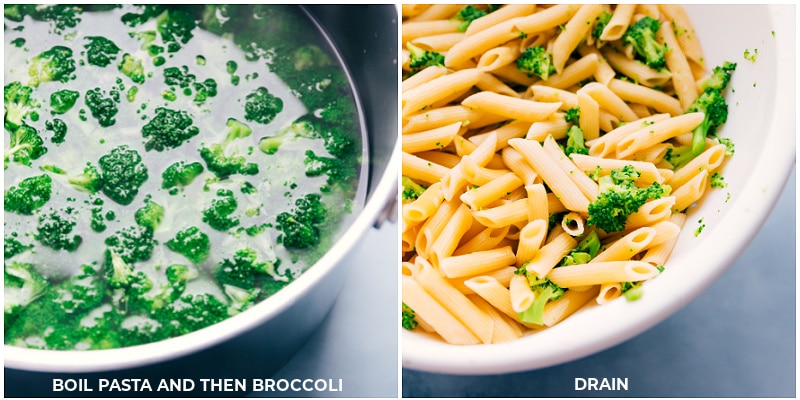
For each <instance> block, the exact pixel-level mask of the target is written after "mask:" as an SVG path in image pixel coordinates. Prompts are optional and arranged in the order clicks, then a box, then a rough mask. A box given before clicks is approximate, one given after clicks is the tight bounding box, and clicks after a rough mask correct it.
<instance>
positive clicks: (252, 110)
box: [244, 86, 283, 124]
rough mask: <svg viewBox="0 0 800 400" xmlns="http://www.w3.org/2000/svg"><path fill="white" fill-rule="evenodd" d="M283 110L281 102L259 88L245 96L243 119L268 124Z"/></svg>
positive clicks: (265, 90)
mask: <svg viewBox="0 0 800 400" xmlns="http://www.w3.org/2000/svg"><path fill="white" fill-rule="evenodd" d="M282 110H283V100H281V99H280V98H278V97H275V96H274V95H273V94H272V93H270V92H269V90H267V88H265V87H263V86H261V87H259V88H258V89H256V90H254V91H252V92H251V93H250V94H248V95H247V96H245V104H244V119H246V120H248V121H253V122H258V123H259V124H268V123H270V122H272V120H273V119H275V116H276V115H278V113H280V112H281V111H282Z"/></svg>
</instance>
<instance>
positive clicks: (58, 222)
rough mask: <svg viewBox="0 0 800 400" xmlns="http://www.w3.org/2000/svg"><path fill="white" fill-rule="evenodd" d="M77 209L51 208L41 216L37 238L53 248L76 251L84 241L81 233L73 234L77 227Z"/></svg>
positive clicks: (37, 228)
mask: <svg viewBox="0 0 800 400" xmlns="http://www.w3.org/2000/svg"><path fill="white" fill-rule="evenodd" d="M75 224H76V218H75V209H74V208H72V207H67V208H65V209H63V210H53V209H51V210H50V212H49V213H46V214H42V215H40V216H39V225H38V226H37V227H36V231H37V234H36V235H35V237H36V239H37V240H39V242H41V243H42V244H43V245H45V246H47V247H50V248H52V249H53V250H66V251H70V252H72V251H75V250H77V249H78V246H80V245H81V242H83V238H81V237H80V236H79V235H71V233H72V230H73V229H74V228H75Z"/></svg>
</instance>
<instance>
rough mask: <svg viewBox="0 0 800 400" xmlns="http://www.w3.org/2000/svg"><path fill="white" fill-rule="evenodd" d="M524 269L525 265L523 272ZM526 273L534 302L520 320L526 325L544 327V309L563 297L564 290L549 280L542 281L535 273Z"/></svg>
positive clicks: (522, 313) (520, 314)
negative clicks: (549, 303)
mask: <svg viewBox="0 0 800 400" xmlns="http://www.w3.org/2000/svg"><path fill="white" fill-rule="evenodd" d="M524 267H525V265H524V264H523V266H522V268H521V270H525V269H524ZM525 273H526V275H527V277H528V283H529V284H530V286H531V290H533V294H534V300H533V303H532V304H531V305H530V307H528V309H527V310H525V311H523V312H521V313H519V314H518V315H519V319H520V321H522V322H525V323H529V324H536V325H543V324H544V321H543V320H542V317H543V316H544V307H545V306H546V305H547V303H548V302H550V301H552V300H556V299H558V298H560V297H561V296H563V295H564V289H563V288H561V287H559V286H558V285H556V284H555V283H553V282H551V281H550V280H549V279H547V278H544V279H542V278H539V277H537V276H535V275H536V274H535V273H532V272H529V271H525Z"/></svg>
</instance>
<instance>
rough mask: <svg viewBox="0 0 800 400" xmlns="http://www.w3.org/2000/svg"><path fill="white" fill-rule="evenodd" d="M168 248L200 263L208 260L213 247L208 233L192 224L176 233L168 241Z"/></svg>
mask: <svg viewBox="0 0 800 400" xmlns="http://www.w3.org/2000/svg"><path fill="white" fill-rule="evenodd" d="M167 248H169V249H170V250H172V251H174V252H176V253H178V254H181V255H183V256H184V257H186V258H188V259H189V261H191V262H193V263H195V264H200V263H202V262H203V261H205V260H206V258H207V257H208V253H209V251H210V249H211V243H210V241H209V239H208V235H206V234H205V233H203V231H201V230H200V229H198V228H197V227H196V226H191V227H189V228H186V229H184V230H181V231H179V232H178V233H176V234H175V237H174V238H172V239H170V240H168V241H167Z"/></svg>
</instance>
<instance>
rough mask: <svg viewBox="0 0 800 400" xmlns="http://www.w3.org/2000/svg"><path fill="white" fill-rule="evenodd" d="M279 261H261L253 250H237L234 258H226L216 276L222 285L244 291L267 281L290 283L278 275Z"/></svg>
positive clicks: (215, 272)
mask: <svg viewBox="0 0 800 400" xmlns="http://www.w3.org/2000/svg"><path fill="white" fill-rule="evenodd" d="M277 263H278V262H277V261H274V262H273V261H269V260H267V261H259V260H258V255H257V254H256V251H255V250H253V249H251V248H247V247H245V248H241V249H239V250H237V251H236V252H235V253H234V254H233V257H232V258H226V259H224V260H222V262H221V263H220V264H219V266H217V269H216V270H215V271H214V276H215V277H216V278H217V282H219V284H220V285H223V286H224V285H231V286H235V287H238V288H242V289H247V290H249V289H253V288H255V287H260V286H261V282H262V281H265V278H269V279H268V280H266V281H278V282H288V278H287V277H286V276H283V275H280V274H278V273H277V271H276V270H275V268H276V267H277V265H276V264H277Z"/></svg>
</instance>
